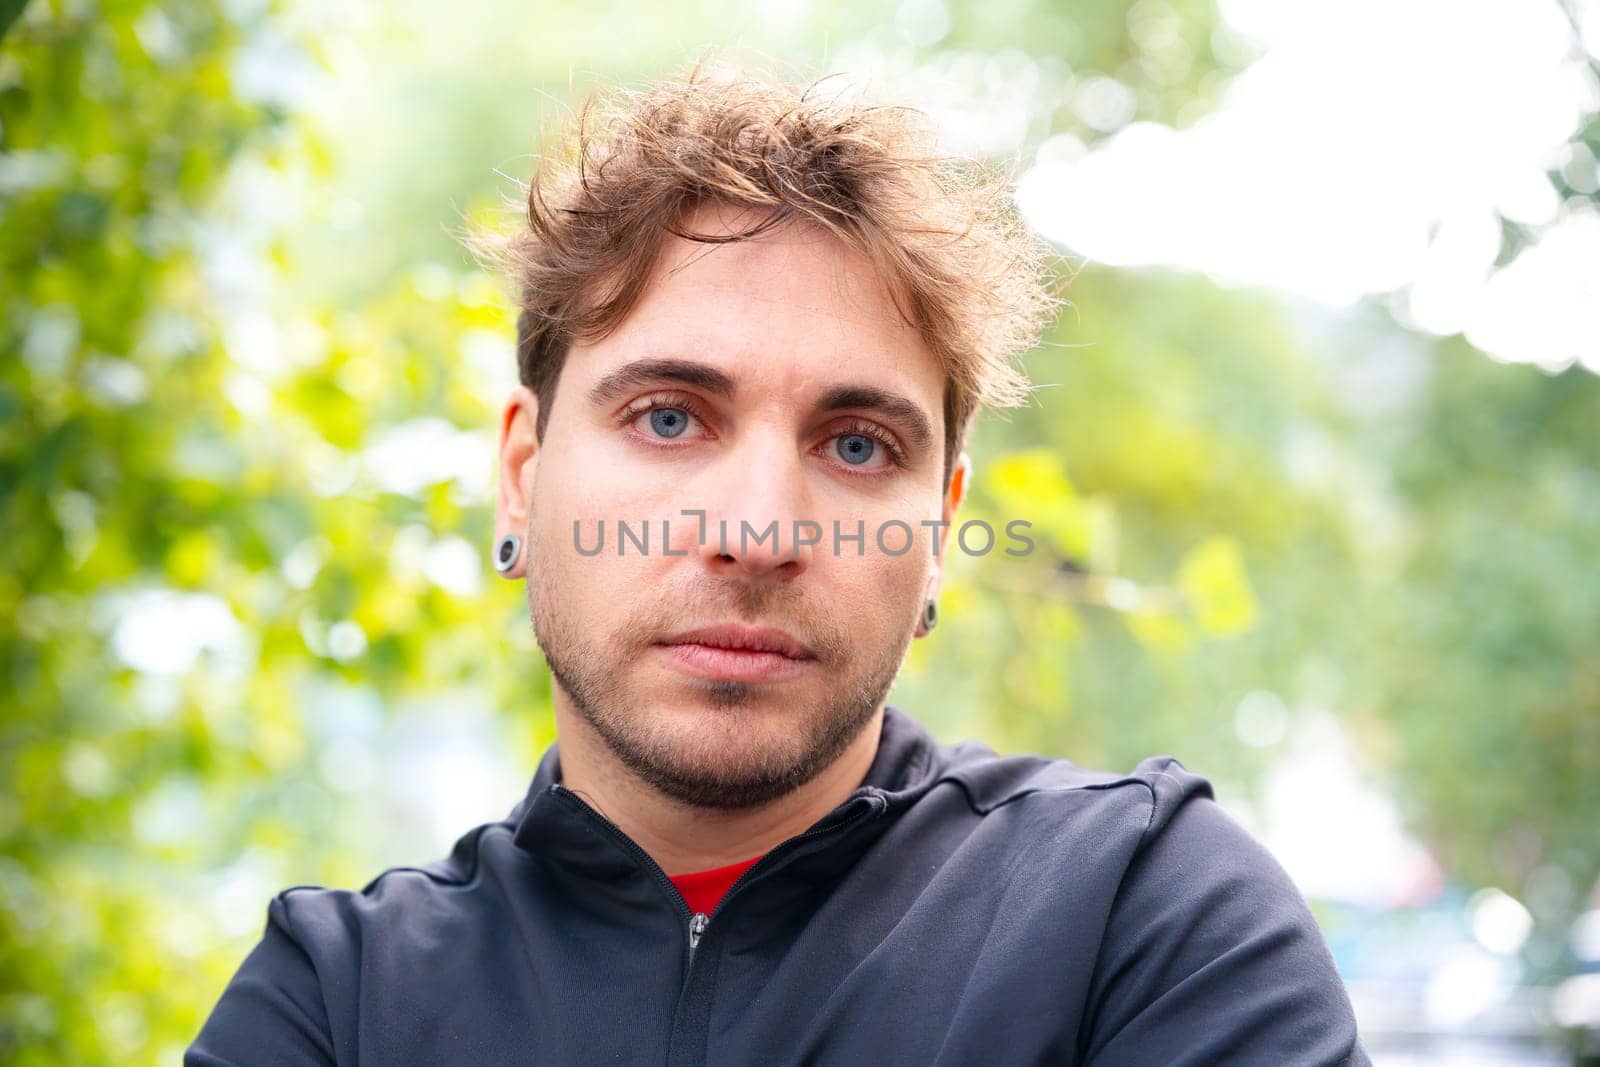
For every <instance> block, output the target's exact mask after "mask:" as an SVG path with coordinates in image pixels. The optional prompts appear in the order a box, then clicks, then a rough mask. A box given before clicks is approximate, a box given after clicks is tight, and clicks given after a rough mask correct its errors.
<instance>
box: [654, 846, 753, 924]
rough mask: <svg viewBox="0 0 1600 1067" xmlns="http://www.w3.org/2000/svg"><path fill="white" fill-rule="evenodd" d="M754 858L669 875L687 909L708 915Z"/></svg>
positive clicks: (748, 867)
mask: <svg viewBox="0 0 1600 1067" xmlns="http://www.w3.org/2000/svg"><path fill="white" fill-rule="evenodd" d="M760 858H761V857H760V856H756V857H755V858H754V859H748V860H740V861H739V862H738V863H730V864H728V866H726V867H713V868H712V869H711V870H709V871H694V872H692V873H690V874H675V875H669V877H670V878H671V879H672V884H673V885H675V886H677V887H678V893H679V894H680V895H681V896H682V897H683V902H684V903H685V904H687V905H689V910H690V911H694V912H700V913H702V914H705V915H710V914H711V913H712V912H713V911H716V910H717V905H718V904H719V903H721V902H722V898H723V897H725V896H727V895H728V890H730V889H732V888H733V883H735V882H737V881H738V880H739V876H740V875H741V874H743V873H744V872H745V871H748V870H749V869H750V868H751V867H754V866H755V865H756V860H759V859H760Z"/></svg>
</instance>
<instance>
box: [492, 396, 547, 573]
mask: <svg viewBox="0 0 1600 1067" xmlns="http://www.w3.org/2000/svg"><path fill="white" fill-rule="evenodd" d="M538 421H539V398H538V396H537V395H535V394H534V392H533V391H532V390H531V389H529V388H528V387H527V386H525V385H519V386H517V387H516V388H515V389H513V390H511V395H510V396H508V397H507V398H506V403H505V407H504V408H502V409H501V411H500V461H499V472H500V479H499V480H500V485H499V489H498V490H497V492H496V494H495V504H494V536H495V541H496V542H498V541H499V540H500V538H501V537H503V536H504V535H506V534H508V533H514V534H520V535H526V534H527V532H528V519H529V517H530V516H531V515H532V514H533V483H534V476H535V474H536V473H537V472H538V469H539V438H538V434H537V433H536V432H535V429H534V428H535V426H536V425H537V424H538ZM527 559H528V546H526V545H524V546H523V551H522V558H521V559H519V560H518V561H517V565H516V566H515V567H513V568H512V569H511V570H510V571H508V572H506V577H507V578H521V577H523V576H524V575H525V574H527Z"/></svg>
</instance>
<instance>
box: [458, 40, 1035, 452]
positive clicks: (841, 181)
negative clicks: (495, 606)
mask: <svg viewBox="0 0 1600 1067" xmlns="http://www.w3.org/2000/svg"><path fill="white" fill-rule="evenodd" d="M833 88H834V86H833V84H830V79H823V80H821V81H818V82H813V83H811V84H809V85H795V84H791V83H788V82H784V81H781V80H777V79H773V78H769V77H764V76H757V75H750V74H743V73H736V72H731V71H727V70H722V69H707V68H705V67H701V66H697V67H696V68H694V69H693V70H691V71H689V72H688V73H687V74H686V75H683V76H680V77H674V78H671V79H668V80H666V81H662V82H659V83H657V84H655V85H652V86H651V87H649V88H647V89H644V90H639V91H629V90H622V89H613V90H611V91H609V92H606V93H602V94H600V95H598V96H594V97H591V98H590V99H589V100H588V101H587V102H586V103H585V104H584V105H583V106H582V108H581V109H579V111H578V112H577V113H576V114H575V115H574V116H573V117H572V118H571V119H570V120H569V122H568V123H567V125H566V127H565V128H564V129H562V130H559V131H558V132H557V135H556V136H555V137H553V138H551V137H547V138H546V140H545V142H544V144H545V147H544V148H543V150H542V151H541V153H540V159H539V161H538V164H537V166H536V167H535V170H534V174H533V177H532V180H531V181H530V182H529V183H528V185H527V201H526V214H525V216H524V222H525V225H524V224H522V223H519V224H518V226H517V228H516V229H515V230H514V231H512V232H509V233H503V232H502V233H478V234H475V235H472V236H470V237H469V239H468V240H469V244H470V246H471V247H472V249H473V251H474V252H476V253H477V254H478V255H479V257H480V259H482V260H483V261H484V262H485V263H486V264H487V265H489V266H491V267H493V268H495V269H498V270H499V271H501V272H502V273H503V274H504V275H505V276H506V277H507V279H508V281H509V283H510V285H511V287H512V292H513V296H514V298H515V299H516V301H517V303H518V307H519V309H520V313H519V315H518V319H517V363H518V370H519V375H520V377H521V380H522V383H523V384H524V385H526V386H527V387H528V388H529V389H531V390H532V391H533V392H534V393H536V394H538V395H539V397H540V400H541V403H540V405H539V415H538V420H537V426H536V433H537V436H538V438H539V440H541V441H542V440H543V439H544V430H545V424H546V421H547V419H548V416H549V412H550V407H551V402H552V401H553V399H554V395H555V394H554V390H555V388H556V385H557V383H558V381H559V379H560V375H561V368H562V364H563V362H564V360H565V357H566V353H567V350H568V347H569V346H570V344H571V343H572V342H573V341H574V340H586V341H587V340H595V339H598V338H600V337H603V336H605V335H606V334H607V333H608V332H610V331H611V330H613V329H615V328H616V327H617V326H618V325H619V324H620V323H621V322H622V320H623V319H624V318H625V317H626V316H627V314H628V312H629V311H630V310H631V309H632V308H633V307H634V305H635V304H636V303H637V301H638V300H639V297H640V295H641V294H642V293H643V291H644V288H645V286H646V284H647V283H648V281H649V278H650V275H651V272H652V270H653V268H654V266H655V263H656V259H657V256H658V253H659V252H660V249H661V245H662V242H663V240H664V238H665V237H666V236H667V235H668V234H672V235H676V236H678V237H682V238H685V239H687V240H691V241H699V242H707V243H722V242H726V241H732V240H743V239H747V238H750V237H754V236H756V235H758V234H760V233H763V232H766V231H768V230H771V229H772V228H774V227H776V226H778V225H781V224H783V223H784V222H787V221H791V220H795V221H803V222H806V223H810V224H812V225H815V226H817V227H820V228H822V229H823V230H825V231H827V232H828V233H831V234H833V235H834V236H835V237H837V238H838V239H839V240H841V241H843V242H845V244H846V245H847V246H849V247H850V248H852V249H854V250H856V251H858V252H859V253H861V254H863V255H864V256H865V257H866V258H867V259H868V260H869V261H871V263H872V264H873V266H874V268H875V269H876V270H877V272H878V274H879V276H880V277H881V278H882V279H883V280H884V282H885V284H886V287H887V288H888V290H889V293H890V295H891V297H892V298H893V300H894V302H895V306H896V308H897V309H898V311H899V313H900V314H901V315H902V316H903V318H904V319H905V321H906V322H907V323H909V324H910V325H911V326H913V327H915V328H916V329H917V330H918V331H920V333H921V336H922V338H923V340H924V341H925V343H926V344H927V346H928V348H929V349H930V350H931V351H932V352H933V353H934V354H935V356H936V357H937V358H938V359H939V362H940V364H941V366H942V368H943V371H944V375H945V391H944V416H945V479H946V482H948V479H949V476H950V473H951V471H952V469H953V466H954V462H955V457H956V456H957V454H958V453H959V452H960V450H961V448H962V445H963V443H964V441H965V439H966V436H967V432H968V430H969V429H970V427H971V423H972V420H973V418H974V416H975V415H976V414H977V412H978V411H979V410H980V409H981V408H983V407H986V406H987V407H1015V406H1018V405H1020V404H1022V403H1024V402H1025V401H1026V399H1027V397H1028V395H1029V385H1028V380H1027V377H1026V376H1025V375H1024V373H1023V371H1022V370H1021V367H1020V356H1021V355H1022V354H1023V353H1024V352H1025V351H1027V350H1028V349H1030V348H1031V347H1033V346H1034V345H1035V344H1036V343H1037V340H1038V336H1039V333H1040V331H1041V330H1042V329H1043V328H1044V326H1045V324H1046V323H1047V322H1048V320H1049V318H1050V316H1051V315H1052V313H1053V312H1054V310H1055V307H1056V305H1057V304H1058V303H1059V301H1058V300H1057V299H1056V298H1055V296H1054V295H1053V294H1052V292H1051V288H1050V286H1049V284H1048V277H1049V269H1048V258H1049V256H1048V248H1047V246H1046V245H1045V244H1044V243H1043V242H1041V241H1040V240H1039V239H1038V238H1037V237H1035V236H1034V235H1033V234H1032V233H1031V232H1030V231H1028V229H1027V228H1026V227H1025V226H1024V225H1023V224H1022V222H1021V220H1020V219H1019V218H1018V216H1017V213H1016V210H1015V208H1014V205H1013V202H1012V197H1011V184H1010V182H1009V180H1008V179H1007V178H1006V177H1004V176H1002V175H999V174H997V173H996V172H994V171H993V170H992V169H991V168H987V167H984V166H982V165H980V164H977V163H974V162H971V161H968V160H963V159H959V158H956V157H952V156H948V155H942V154H940V153H939V152H937V151H936V150H935V144H936V137H935V134H934V130H933V127H932V124H931V122H929V121H928V120H927V118H926V117H925V116H924V115H922V114H921V113H920V112H918V111H915V110H913V109H910V108H905V107H892V106H874V105H871V104H868V103H864V102H862V101H860V100H859V99H856V98H855V97H853V96H849V95H847V94H843V93H840V92H836V91H830V90H832V89H833ZM708 204H719V205H727V206H731V207H735V208H744V209H750V210H751V211H752V212H753V214H752V216H751V217H753V218H755V219H757V221H756V222H754V223H753V224H752V225H751V226H750V227H748V228H747V229H744V230H741V231H739V232H737V233H735V234H732V235H731V236H730V235H717V236H712V235H706V234H698V233H690V232H687V231H686V229H685V224H686V221H687V218H688V216H689V215H690V213H692V212H693V211H694V210H695V209H696V208H699V207H702V206H705V205H708Z"/></svg>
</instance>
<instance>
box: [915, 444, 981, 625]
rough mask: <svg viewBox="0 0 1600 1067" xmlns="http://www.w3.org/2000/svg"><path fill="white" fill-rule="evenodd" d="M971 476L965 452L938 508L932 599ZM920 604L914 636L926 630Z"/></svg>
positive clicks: (942, 576) (951, 474)
mask: <svg viewBox="0 0 1600 1067" xmlns="http://www.w3.org/2000/svg"><path fill="white" fill-rule="evenodd" d="M971 477H972V458H971V457H970V456H968V455H967V454H966V453H965V452H963V453H961V455H960V457H959V458H958V459H957V460H956V466H955V469H954V470H952V471H951V472H950V485H949V486H948V487H947V488H946V489H945V492H944V503H943V506H942V507H941V508H940V514H939V518H940V519H942V520H943V521H944V523H945V524H944V525H943V526H941V527H939V551H938V554H937V555H935V556H934V558H933V578H932V580H930V581H929V582H928V591H927V598H928V599H930V600H932V599H936V598H937V597H938V596H939V586H940V584H941V583H942V582H943V581H944V553H945V548H946V547H947V546H948V545H949V543H950V529H951V527H953V526H954V525H955V518H956V512H958V511H960V510H961V504H962V502H963V501H965V500H966V499H967V485H968V483H969V481H970V480H971ZM921 611H922V605H920V604H918V605H917V612H918V615H917V627H916V636H917V637H925V636H927V633H928V631H927V630H926V629H925V628H924V627H923V625H922V616H921Z"/></svg>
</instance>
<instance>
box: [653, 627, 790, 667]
mask: <svg viewBox="0 0 1600 1067" xmlns="http://www.w3.org/2000/svg"><path fill="white" fill-rule="evenodd" d="M660 643H661V644H663V645H705V646H706V647H708V648H729V649H736V650H738V651H742V652H776V653H777V654H778V655H780V656H783V657H784V658H785V659H814V658H815V657H814V656H813V654H812V652H811V650H810V649H809V648H807V647H806V646H805V645H803V644H801V643H800V642H799V641H797V640H795V639H794V638H793V637H792V636H790V635H789V634H787V633H785V632H784V631H782V630H775V629H772V628H771V627H766V626H759V627H758V626H737V625H733V624H725V625H722V626H703V627H701V628H700V629H698V630H686V631H684V632H683V633H681V634H677V635H675V636H673V637H669V638H667V639H666V640H665V641H662V642H660Z"/></svg>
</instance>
